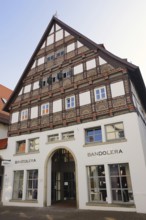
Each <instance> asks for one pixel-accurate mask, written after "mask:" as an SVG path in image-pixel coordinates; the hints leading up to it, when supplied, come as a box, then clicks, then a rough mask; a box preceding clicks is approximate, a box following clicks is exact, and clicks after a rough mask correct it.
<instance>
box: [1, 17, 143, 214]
mask: <svg viewBox="0 0 146 220" xmlns="http://www.w3.org/2000/svg"><path fill="white" fill-rule="evenodd" d="M5 110H6V111H8V112H10V115H11V119H10V124H9V131H8V135H9V138H8V153H7V159H9V158H10V159H11V163H10V164H9V165H7V166H5V179H4V192H3V198H2V201H3V204H4V205H14V206H34V207H43V206H51V205H53V204H55V203H61V202H74V204H76V206H77V207H78V208H80V209H96V210H123V211H137V212H146V207H145V204H146V187H145V186H146V161H145V159H146V148H145V145H146V124H145V111H146V90H145V85H144V82H143V79H142V76H141V73H140V70H139V68H138V67H137V66H135V65H134V64H132V63H129V62H128V61H127V60H126V59H122V58H119V57H117V56H115V55H113V54H112V53H110V52H109V51H108V50H106V49H105V47H104V45H103V44H96V43H95V42H93V41H92V40H90V39H88V38H87V37H85V36H84V35H82V34H81V33H79V32H77V31H76V30H74V29H73V28H71V27H69V26H68V25H66V24H65V23H63V22H62V21H60V20H59V19H58V18H56V17H53V18H52V20H51V21H50V23H49V25H48V27H47V29H46V31H45V32H44V34H43V36H42V38H41V40H40V42H39V43H38V46H37V47H36V49H35V51H34V53H33V55H32V57H31V58H30V61H29V62H28V65H27V66H26V68H25V70H24V72H23V74H22V76H21V78H20V80H19V82H18V84H17V85H16V88H15V90H14V92H13V94H12V96H11V98H10V99H9V101H8V102H7V104H6V106H5Z"/></svg>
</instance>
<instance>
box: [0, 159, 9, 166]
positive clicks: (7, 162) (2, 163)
mask: <svg viewBox="0 0 146 220" xmlns="http://www.w3.org/2000/svg"><path fill="white" fill-rule="evenodd" d="M10 164H11V161H9V160H3V161H2V162H1V165H2V166H7V165H10Z"/></svg>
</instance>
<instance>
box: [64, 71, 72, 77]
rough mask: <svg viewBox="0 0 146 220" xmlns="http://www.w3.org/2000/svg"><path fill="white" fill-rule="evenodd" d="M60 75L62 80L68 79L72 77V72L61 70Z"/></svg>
mask: <svg viewBox="0 0 146 220" xmlns="http://www.w3.org/2000/svg"><path fill="white" fill-rule="evenodd" d="M62 74H63V78H69V77H71V76H72V70H69V69H68V70H63V71H62Z"/></svg>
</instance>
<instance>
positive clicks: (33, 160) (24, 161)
mask: <svg viewBox="0 0 146 220" xmlns="http://www.w3.org/2000/svg"><path fill="white" fill-rule="evenodd" d="M34 162H36V159H27V160H15V164H22V163H34Z"/></svg>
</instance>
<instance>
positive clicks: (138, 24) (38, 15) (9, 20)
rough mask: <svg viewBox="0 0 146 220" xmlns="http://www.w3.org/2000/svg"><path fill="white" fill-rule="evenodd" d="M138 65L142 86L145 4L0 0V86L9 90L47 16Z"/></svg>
mask: <svg viewBox="0 0 146 220" xmlns="http://www.w3.org/2000/svg"><path fill="white" fill-rule="evenodd" d="M56 11H57V14H58V18H59V19H60V20H62V21H63V22H65V23H66V24H68V25H69V26H71V27H73V28H74V29H76V30H77V31H79V32H81V33H82V34H84V35H85V36H87V37H88V38H90V39H92V40H93V41H95V42H96V43H103V44H104V45H105V48H106V49H107V50H109V51H110V52H112V53H113V54H115V55H117V56H119V57H121V58H127V59H128V61H129V62H132V63H133V64H135V65H137V66H139V67H140V70H141V73H142V76H143V79H144V82H145V84H146V61H145V60H146V0H118V1H117V0H0V84H3V85H5V86H6V87H9V88H11V89H14V88H15V86H16V84H17V82H18V80H19V78H20V77H21V75H22V73H23V70H24V69H25V67H26V65H27V63H28V61H29V59H30V57H31V55H32V53H33V51H34V50H35V48H36V46H37V44H38V42H39V40H40V38H41V37H42V35H43V33H44V31H45V29H46V27H47V25H48V23H49V22H50V20H51V18H52V16H53V15H54V14H55V13H56Z"/></svg>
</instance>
